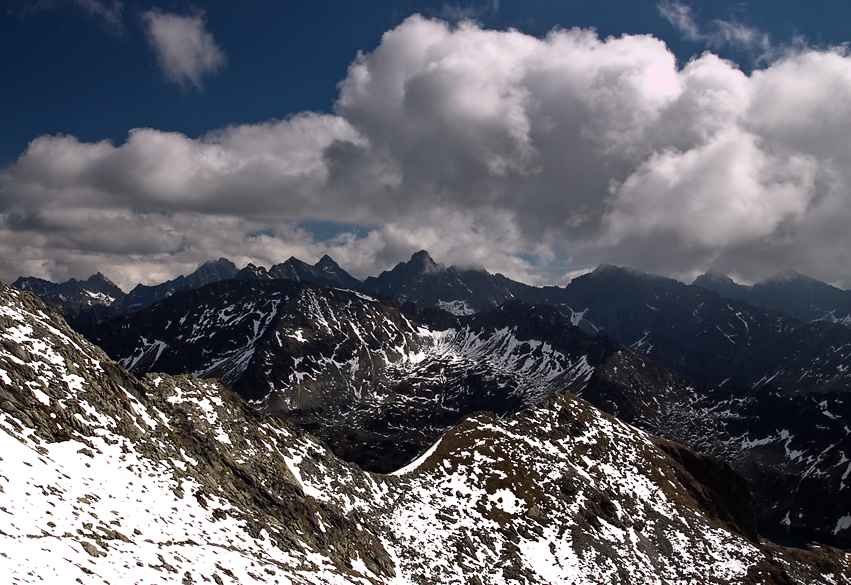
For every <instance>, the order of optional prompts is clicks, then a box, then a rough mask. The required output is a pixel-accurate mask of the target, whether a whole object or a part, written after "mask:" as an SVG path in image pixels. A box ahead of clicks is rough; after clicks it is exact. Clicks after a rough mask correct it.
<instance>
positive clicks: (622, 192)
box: [0, 17, 851, 284]
mask: <svg viewBox="0 0 851 585" xmlns="http://www.w3.org/2000/svg"><path fill="white" fill-rule="evenodd" d="M339 90H340V95H339V99H338V101H337V103H336V109H335V113H334V114H312V113H306V114H301V115H297V116H293V117H291V118H289V119H286V120H279V121H269V122H265V123H262V124H249V125H241V126H233V127H228V128H224V129H221V130H219V131H216V132H212V133H210V134H208V135H206V136H202V137H200V138H197V139H192V138H188V137H186V136H184V135H181V134H177V133H168V132H163V131H159V130H155V129H136V130H133V131H131V133H130V135H129V137H128V139H127V140H126V142H124V143H123V144H120V145H113V144H111V143H109V142H100V143H83V142H80V141H79V140H77V139H76V138H74V137H70V136H42V137H39V138H36V139H35V140H33V142H32V143H31V144H30V145H29V147H28V149H27V150H26V151H25V152H24V153H23V154H22V155H21V157H20V158H19V159H18V161H17V162H16V163H15V164H13V165H12V166H10V167H8V168H7V169H5V170H3V171H2V173H0V209H2V210H3V213H2V218H0V254H2V257H4V258H6V261H5V262H6V264H5V265H3V266H0V276H2V277H3V278H4V279H7V280H8V279H14V277H16V276H17V275H18V274H23V273H26V272H27V271H30V272H33V273H34V274H36V275H39V276H52V277H54V278H60V277H63V276H67V275H72V276H76V277H85V276H88V274H90V273H91V272H93V271H94V270H95V269H100V270H102V271H104V272H105V273H106V274H107V275H110V276H112V277H114V278H116V279H117V280H121V282H122V283H125V284H133V279H134V278H138V279H139V280H142V281H145V282H148V281H149V280H150V279H149V278H143V276H144V275H146V274H148V275H157V276H158V277H159V276H160V275H166V274H167V275H171V276H174V275H176V274H178V273H180V272H181V271H185V270H186V267H187V266H190V267H191V266H194V265H195V264H196V263H197V262H201V261H204V260H207V259H210V258H217V257H219V256H227V257H230V258H231V259H233V260H234V261H236V262H239V261H242V262H248V261H252V262H255V263H259V264H264V265H266V266H268V265H270V264H272V263H275V262H281V261H283V260H285V259H286V258H287V257H289V256H290V255H295V256H297V257H302V258H303V259H305V260H314V261H315V260H317V259H318V258H319V257H320V256H321V255H322V254H323V253H329V254H331V256H332V257H334V258H335V259H337V260H338V261H339V262H340V263H341V265H343V266H344V267H345V268H347V269H350V270H351V271H352V272H353V273H354V274H356V275H357V276H366V275H368V274H375V273H377V272H378V271H380V270H381V269H385V268H388V267H390V266H392V265H393V264H394V263H395V262H397V261H399V260H402V259H406V258H407V257H408V256H410V254H411V253H412V252H415V251H417V250H419V249H421V248H426V249H428V250H430V251H431V252H432V253H433V255H434V256H435V258H436V259H438V260H439V261H441V262H444V263H447V264H450V263H459V264H464V265H473V264H480V265H483V266H485V267H486V268H488V269H489V270H492V271H500V272H503V273H504V274H506V275H508V276H512V277H515V278H520V279H523V280H527V281H532V282H546V281H550V282H557V281H559V279H562V278H563V277H564V276H565V274H568V273H570V271H574V270H580V269H585V268H587V267H588V266H593V265H594V264H596V263H598V262H601V261H606V262H612V263H620V264H631V265H634V266H636V267H638V268H642V269H645V270H650V271H655V272H660V273H663V274H669V275H674V276H682V277H683V278H689V277H690V276H691V275H693V274H694V273H695V271H698V272H699V271H702V270H704V269H705V268H707V267H708V266H710V265H714V266H715V267H717V268H719V269H722V270H726V271H728V272H730V273H735V274H740V275H749V276H750V277H751V278H759V277H762V276H766V275H768V274H770V273H772V272H777V271H779V270H781V269H783V268H786V267H792V268H795V269H797V270H799V271H801V272H805V273H808V274H811V275H812V276H815V277H820V278H823V279H826V280H830V281H834V282H836V281H838V280H841V279H842V278H844V275H847V274H848V271H849V267H851V252H849V250H851V234H849V232H848V230H847V227H846V226H847V225H848V222H849V220H851V204H849V203H851V201H849V188H848V187H849V185H851V146H849V144H848V142H847V139H846V137H847V136H848V134H849V131H851V99H849V98H851V58H849V56H848V55H847V54H846V53H845V52H844V51H843V50H830V51H816V50H809V49H802V50H800V51H797V52H790V53H787V54H784V55H783V56H782V57H781V58H778V60H776V61H775V62H773V63H772V64H770V65H768V66H766V67H764V68H763V69H761V70H757V71H754V72H753V73H752V74H750V75H747V74H745V73H743V72H742V71H741V70H739V69H738V68H737V67H736V66H735V65H734V64H732V63H730V62H728V61H724V60H723V59H720V58H718V57H717V56H715V55H713V54H711V53H705V54H704V55H702V56H700V57H698V58H695V59H693V60H692V61H691V62H690V63H688V64H687V65H685V66H684V67H683V68H681V69H679V68H678V67H677V64H676V60H675V58H674V56H673V54H672V53H671V52H670V51H668V49H667V47H666V46H665V45H664V43H662V42H661V41H659V40H658V39H655V38H652V37H650V36H624V37H620V38H608V39H605V40H601V39H599V38H598V37H597V36H596V34H595V33H594V32H593V31H586V30H579V29H573V30H557V31H553V32H552V33H550V34H549V35H548V36H547V37H546V38H544V39H538V38H534V37H530V36H527V35H524V34H522V33H520V32H517V31H492V30H485V29H483V28H481V27H480V26H479V25H477V24H474V23H471V22H463V23H461V24H459V25H457V26H450V25H448V24H446V23H443V22H440V21H433V20H427V19H423V18H420V17H411V18H409V19H408V20H406V21H405V22H404V23H402V24H401V25H400V26H398V27H397V28H396V29H393V30H391V31H388V32H387V33H385V35H384V37H383V38H382V41H381V44H380V45H379V46H378V47H377V48H376V49H375V50H373V51H372V52H371V53H368V54H362V55H359V56H358V57H357V58H356V59H355V61H354V62H353V63H352V64H351V66H350V68H349V71H348V74H347V76H346V78H345V79H344V80H343V81H341V83H340V84H339ZM312 221H327V222H339V224H340V225H351V224H358V225H360V226H362V227H361V228H360V229H357V230H355V231H352V232H351V233H349V232H348V231H347V230H343V233H342V234H340V235H339V236H338V237H336V238H333V239H331V240H323V241H317V240H316V239H315V238H314V237H313V236H312V234H311V233H309V232H308V231H306V230H305V229H303V228H299V225H300V224H302V223H303V222H312ZM21 242H26V245H23V244H21ZM109 270H112V272H109ZM848 284H851V282H849V283H848Z"/></svg>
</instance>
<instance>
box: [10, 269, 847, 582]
mask: <svg viewBox="0 0 851 585" xmlns="http://www.w3.org/2000/svg"><path fill="white" fill-rule="evenodd" d="M255 284H256V283H255ZM297 286H301V287H303V290H315V289H314V288H313V287H312V285H297ZM326 294H327V293H326ZM172 297H173V298H175V297H178V294H174V295H172ZM346 300H349V301H351V300H352V299H351V298H350V297H349V298H347V299H346ZM281 302H283V301H281ZM369 302H372V301H369ZM0 340H2V343H0V428H2V430H3V432H0V443H2V445H0V453H2V473H0V488H2V489H0V511H2V512H3V513H2V514H0V541H2V543H3V546H2V551H3V554H2V555H0V567H2V572H3V574H5V575H7V577H9V578H10V579H11V580H12V582H15V583H36V582H43V581H45V580H47V581H53V582H71V581H77V582H80V583H84V584H89V583H116V582H122V581H128V580H129V582H134V583H150V582H160V581H166V582H178V581H180V582H182V583H184V584H186V583H206V582H209V583H217V584H223V583H270V584H272V583H297V584H306V583H313V584H316V583H318V584H323V583H335V584H341V583H353V582H358V583H370V584H376V585H377V584H384V583H386V584H391V583H392V584H400V585H401V584H408V583H410V584H423V583H478V584H481V585H485V584H488V585H489V584H506V583H509V582H510V583H514V582H521V583H528V584H543V583H575V584H586V583H588V584H591V583H593V584H602V583H606V584H609V583H624V584H625V583H630V584H644V583H648V584H649V583H659V582H664V583H689V582H699V583H765V584H778V585H779V584H788V583H813V584H828V583H831V584H835V583H841V582H849V580H851V555H849V554H848V553H843V552H841V551H839V550H837V549H834V548H831V547H827V546H819V545H812V546H808V547H804V548H795V549H789V548H783V547H780V546H777V545H775V544H773V543H771V542H769V541H766V540H764V539H760V538H758V536H757V535H756V533H755V527H754V524H753V514H754V512H753V500H752V498H751V497H750V495H749V493H748V491H747V489H746V487H745V486H744V484H743V482H742V480H741V478H740V477H739V476H738V475H737V474H736V473H735V472H733V471H732V470H731V469H730V468H729V466H727V465H725V464H724V463H722V462H721V461H719V460H717V459H714V458H712V457H709V456H705V455H700V454H698V453H696V452H694V451H691V450H689V449H688V448H686V447H683V446H681V445H677V444H676V443H673V442H671V441H668V440H665V439H661V438H658V437H654V436H652V435H648V434H647V433H645V432H643V431H640V430H637V429H635V428H633V427H631V426H629V425H628V424H626V423H624V422H622V421H620V420H619V419H617V418H614V417H611V416H609V415H606V414H604V413H601V412H600V411H599V410H597V409H595V408H593V407H592V406H591V405H589V404H588V403H587V402H585V401H583V400H582V399H580V398H577V397H576V396H574V395H572V394H570V393H556V394H553V395H551V396H550V397H548V398H545V399H544V400H543V401H541V402H538V403H537V404H535V405H533V406H530V407H526V408H521V409H519V410H515V411H513V412H510V413H507V414H506V415H505V416H503V417H496V416H494V415H493V414H489V413H475V414H471V415H469V416H466V417H464V418H463V419H462V420H461V421H460V422H459V423H458V424H457V425H455V426H454V427H453V428H452V429H450V430H448V431H446V432H444V433H443V434H441V435H440V438H439V439H438V440H437V441H435V442H434V443H432V444H431V446H430V448H429V449H428V450H427V451H425V452H424V453H423V454H422V455H420V456H419V457H418V458H417V459H416V460H414V461H412V462H411V463H410V464H409V465H407V466H406V467H404V468H402V469H400V470H398V471H397V472H395V473H394V474H392V475H379V474H371V473H368V472H364V471H362V470H361V469H360V468H358V467H357V466H355V465H352V464H347V463H344V462H343V461H341V460H339V459H338V458H337V457H336V456H335V455H333V454H332V453H331V452H330V451H329V450H328V449H327V448H326V447H325V445H324V444H323V443H322V442H320V441H317V440H316V439H314V438H313V437H311V436H310V435H308V434H306V433H304V432H303V431H300V430H299V429H298V428H296V427H294V426H292V425H291V424H289V423H287V422H285V421H282V420H280V419H278V418H275V417H268V416H267V417H261V416H259V415H258V414H257V412H256V410H255V409H254V408H252V407H251V406H250V405H249V404H248V403H246V402H245V401H243V400H242V399H241V398H240V397H239V396H238V395H237V394H235V393H234V392H232V391H231V390H229V389H228V387H227V386H225V385H223V384H222V383H220V382H217V381H214V380H199V379H197V378H194V377H188V376H176V377H174V376H169V375H167V374H155V375H150V374H149V375H147V376H144V377H142V378H136V377H134V376H132V375H130V374H129V373H127V372H126V371H125V370H124V369H123V368H122V367H121V366H120V365H118V364H116V363H115V362H113V361H112V360H111V359H110V358H109V357H107V356H106V355H105V354H104V353H103V352H102V351H101V350H100V349H99V348H97V347H96V346H94V345H92V344H91V343H89V342H88V341H86V340H85V339H83V338H82V337H80V336H79V335H78V334H77V333H76V332H75V331H73V330H72V329H70V328H69V327H68V326H67V325H66V324H65V322H64V321H63V320H62V318H61V317H60V316H58V315H56V314H55V313H53V312H51V310H50V309H48V308H47V307H46V306H45V305H44V304H42V303H41V301H39V300H38V299H37V298H36V297H35V296H33V295H31V294H29V293H26V292H20V291H17V290H15V289H11V288H8V287H5V286H3V285H0ZM622 351H623V350H622Z"/></svg>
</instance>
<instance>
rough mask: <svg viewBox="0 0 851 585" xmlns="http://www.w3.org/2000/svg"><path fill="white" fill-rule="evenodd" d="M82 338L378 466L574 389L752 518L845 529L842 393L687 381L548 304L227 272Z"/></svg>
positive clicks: (849, 504)
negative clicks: (484, 305) (660, 445)
mask: <svg viewBox="0 0 851 585" xmlns="http://www.w3.org/2000/svg"><path fill="white" fill-rule="evenodd" d="M706 294H707V295H710V296H712V297H713V298H719V297H717V295H714V294H713V293H708V292H707V293H706ZM660 306H661V304H660ZM724 306H726V305H724ZM90 339H91V340H92V341H95V342H96V343H98V344H100V345H101V346H102V347H105V348H107V349H108V350H109V352H110V355H111V356H112V357H113V358H115V359H117V360H119V361H120V363H121V364H122V365H124V366H125V367H127V368H128V369H130V371H132V372H134V373H136V374H138V375H140V376H141V375H144V374H145V373H147V372H157V371H164V372H167V373H171V374H181V373H190V374H193V375H196V376H200V377H216V378H220V379H222V380H224V381H226V382H227V383H228V384H231V385H232V387H233V388H234V389H235V390H237V391H238V392H239V393H240V394H242V396H243V397H245V398H246V399H247V400H249V401H250V403H251V404H252V405H253V406H254V407H255V408H257V409H258V410H259V411H260V412H263V413H265V414H273V415H275V416H280V417H283V418H286V419H288V420H290V421H292V422H295V423H296V424H298V425H299V426H300V427H302V428H303V429H306V430H309V431H310V432H312V433H314V434H316V435H317V436H319V437H321V438H322V439H323V440H324V441H325V442H326V443H327V444H328V445H329V446H330V447H331V448H332V449H333V451H334V452H335V453H336V454H337V455H338V456H340V457H342V458H344V459H346V460H348V461H353V462H356V463H358V464H359V465H360V466H361V467H363V468H365V469H369V470H372V471H381V472H387V471H392V470H394V469H397V468H398V467H400V466H401V465H403V464H405V463H406V462H407V461H409V460H410V459H411V458H412V457H414V456H415V455H416V454H417V453H419V452H420V451H422V450H423V449H425V448H426V447H427V446H428V445H429V444H431V442H432V441H433V440H434V439H435V438H437V437H438V436H439V435H440V434H441V433H442V432H444V431H446V430H447V429H449V428H450V427H452V426H453V425H454V424H456V423H457V422H458V421H459V420H461V419H462V418H463V417H464V416H465V415H468V414H471V413H474V412H476V411H489V412H492V413H494V414H496V415H497V416H506V415H509V414H511V413H514V412H517V411H518V410H519V409H522V408H523V407H526V406H530V405H534V404H537V403H539V402H541V401H542V400H544V399H545V398H546V397H547V396H549V395H551V394H553V393H556V392H566V391H569V392H573V393H575V394H577V395H579V396H582V397H583V398H585V399H587V400H589V401H590V402H591V403H592V404H594V405H595V406H597V407H598V408H600V409H602V410H604V411H606V412H608V413H610V414H613V415H615V416H618V417H620V418H621V419H623V420H625V421H626V422H628V423H631V424H634V425H637V426H640V427H641V428H644V429H646V430H648V431H650V432H653V433H655V434H659V435H663V436H666V437H668V438H671V439H674V440H676V441H678V442H680V443H683V444H686V445H689V446H691V447H693V448H696V449H698V450H701V451H705V452H708V453H712V454H714V455H717V456H719V457H722V458H723V459H724V460H725V461H727V462H729V463H731V464H732V465H733V466H734V467H735V468H736V469H737V470H738V471H739V472H740V473H742V474H743V475H744V476H745V477H746V479H747V480H748V482H749V485H750V487H751V489H752V490H753V491H754V492H755V494H756V495H757V503H758V508H757V509H758V514H759V517H760V518H761V519H763V520H766V521H769V522H773V523H775V524H780V523H782V524H784V525H787V526H793V527H806V528H810V529H813V530H818V531H820V532H821V533H823V534H824V535H827V536H832V535H836V536H842V537H847V536H849V535H851V490H849V489H847V488H848V487H851V486H849V485H846V484H847V483H849V480H848V470H849V468H851V463H849V458H848V456H847V454H851V450H849V447H851V445H848V440H849V439H848V431H847V428H848V425H849V424H851V423H849V420H851V412H849V411H848V407H847V406H846V404H845V403H846V401H845V400H843V394H840V393H829V392H827V393H819V394H817V395H812V394H810V395H807V394H799V395H788V394H784V393H780V392H778V391H777V390H776V389H773V388H771V387H769V386H761V387H758V388H751V389H746V388H741V387H735V386H724V387H720V388H719V387H715V386H711V385H708V384H705V383H701V382H695V381H693V380H691V379H689V378H687V377H685V376H683V375H682V374H679V373H678V372H676V371H673V370H671V369H669V368H667V367H665V366H664V365H662V364H659V363H657V362H654V361H653V360H651V359H649V358H648V357H647V356H646V355H645V354H643V353H641V352H640V351H638V350H637V349H631V348H629V347H626V346H624V345H621V344H618V343H617V342H615V341H613V340H612V339H611V338H608V337H606V336H603V335H596V336H591V335H588V334H586V333H584V332H583V331H582V330H581V329H580V328H578V327H576V326H574V325H573V324H572V323H571V321H570V320H569V319H568V318H567V317H565V316H564V315H562V314H561V313H559V312H558V311H557V310H556V309H554V308H552V307H548V306H545V305H529V304H526V303H522V302H520V301H511V302H508V303H506V304H504V305H502V306H501V307H500V308H498V309H492V310H490V311H483V312H480V313H477V314H474V315H469V316H455V315H451V314H449V313H447V312H445V311H442V310H440V309H437V308H434V309H428V308H422V307H418V306H416V305H412V304H406V303H398V302H394V301H392V300H383V301H382V300H379V299H376V298H372V297H369V296H367V295H364V294H363V293H359V292H356V291H345V290H339V289H328V288H325V287H321V286H317V285H312V284H304V283H296V282H292V281H285V280H270V281H224V282H219V283H215V284H212V285H209V286H207V287H204V288H202V289H199V290H195V291H190V292H187V293H182V294H178V295H174V296H173V297H171V298H169V299H167V300H166V301H164V302H162V303H159V304H158V305H155V306H152V307H150V308H148V309H146V310H144V311H140V312H137V313H135V314H133V315H129V316H126V317H123V318H121V319H117V320H115V321H113V322H111V323H109V324H106V325H103V326H101V328H99V329H98V330H97V332H96V333H93V334H90Z"/></svg>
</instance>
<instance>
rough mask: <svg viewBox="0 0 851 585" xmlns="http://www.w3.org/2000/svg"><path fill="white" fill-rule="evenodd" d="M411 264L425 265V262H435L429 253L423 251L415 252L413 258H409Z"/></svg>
mask: <svg viewBox="0 0 851 585" xmlns="http://www.w3.org/2000/svg"><path fill="white" fill-rule="evenodd" d="M411 262H413V263H415V264H425V263H426V262H429V263H431V264H435V261H434V260H432V258H431V256H430V255H429V253H428V252H426V251H425V250H420V251H419V252H416V253H415V254H414V255H413V256H411Z"/></svg>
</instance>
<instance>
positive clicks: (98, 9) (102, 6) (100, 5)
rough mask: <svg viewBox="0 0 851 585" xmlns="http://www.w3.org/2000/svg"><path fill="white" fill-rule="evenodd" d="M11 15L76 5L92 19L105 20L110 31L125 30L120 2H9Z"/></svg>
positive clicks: (10, 0)
mask: <svg viewBox="0 0 851 585" xmlns="http://www.w3.org/2000/svg"><path fill="white" fill-rule="evenodd" d="M7 3H8V4H9V5H10V8H8V12H9V13H13V14H14V13H16V12H17V13H18V14H20V15H21V16H22V17H26V16H29V15H34V14H38V13H39V12H42V11H44V10H54V9H56V8H57V5H61V4H76V5H77V6H78V7H79V8H82V9H83V10H84V11H85V12H86V14H88V15H89V16H90V17H97V18H101V19H103V25H104V26H105V27H106V28H107V29H108V30H110V31H112V32H115V33H121V32H122V31H123V30H124V17H123V13H124V4H123V3H122V2H119V1H118V0H112V3H107V2H106V1H104V0H70V1H69V0H7Z"/></svg>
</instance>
